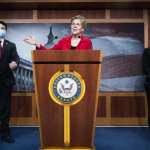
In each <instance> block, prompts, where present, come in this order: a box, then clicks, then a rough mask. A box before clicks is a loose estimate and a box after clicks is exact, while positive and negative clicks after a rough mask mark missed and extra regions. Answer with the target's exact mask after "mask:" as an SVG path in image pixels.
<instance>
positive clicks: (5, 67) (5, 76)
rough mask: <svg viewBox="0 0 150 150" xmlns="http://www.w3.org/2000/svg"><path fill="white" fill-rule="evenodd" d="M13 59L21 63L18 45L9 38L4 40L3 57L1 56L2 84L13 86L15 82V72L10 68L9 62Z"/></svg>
mask: <svg viewBox="0 0 150 150" xmlns="http://www.w3.org/2000/svg"><path fill="white" fill-rule="evenodd" d="M12 61H15V62H16V63H17V64H18V63H19V56H18V54H17V51H16V45H15V44H14V43H12V42H10V41H8V40H4V45H3V51H2V57H1V58H0V84H2V85H4V86H7V87H12V85H13V84H14V83H15V80H14V76H13V72H12V70H11V69H10V68H9V63H10V62H12Z"/></svg>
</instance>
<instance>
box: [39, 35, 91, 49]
mask: <svg viewBox="0 0 150 150" xmlns="http://www.w3.org/2000/svg"><path fill="white" fill-rule="evenodd" d="M71 38H72V36H66V37H63V38H62V39H61V40H59V41H58V43H56V44H55V45H54V46H53V47H52V48H46V47H44V46H43V45H40V47H38V48H37V50H64V51H68V50H70V49H71ZM92 48H93V46H92V42H91V40H90V39H89V38H88V37H86V36H84V35H81V40H80V43H79V44H78V46H77V47H76V49H75V50H80V51H86V50H92Z"/></svg>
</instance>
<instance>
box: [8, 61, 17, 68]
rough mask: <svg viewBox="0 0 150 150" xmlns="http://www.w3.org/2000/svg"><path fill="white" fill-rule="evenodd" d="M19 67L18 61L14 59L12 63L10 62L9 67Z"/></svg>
mask: <svg viewBox="0 0 150 150" xmlns="http://www.w3.org/2000/svg"><path fill="white" fill-rule="evenodd" d="M16 67H17V63H16V62H15V61H12V62H11V63H9V68H10V69H11V70H13V69H15V68H16Z"/></svg>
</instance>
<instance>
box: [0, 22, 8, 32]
mask: <svg viewBox="0 0 150 150" xmlns="http://www.w3.org/2000/svg"><path fill="white" fill-rule="evenodd" d="M0 24H2V25H3V26H5V29H6V30H7V24H6V23H5V22H4V21H0Z"/></svg>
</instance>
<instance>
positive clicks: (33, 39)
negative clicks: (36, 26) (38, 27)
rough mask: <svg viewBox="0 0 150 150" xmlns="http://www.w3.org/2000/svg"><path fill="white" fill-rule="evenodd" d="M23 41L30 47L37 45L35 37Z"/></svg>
mask: <svg viewBox="0 0 150 150" xmlns="http://www.w3.org/2000/svg"><path fill="white" fill-rule="evenodd" d="M24 41H25V42H26V43H28V44H30V45H37V43H36V40H35V37H33V36H28V37H26V38H25V39H24Z"/></svg>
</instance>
